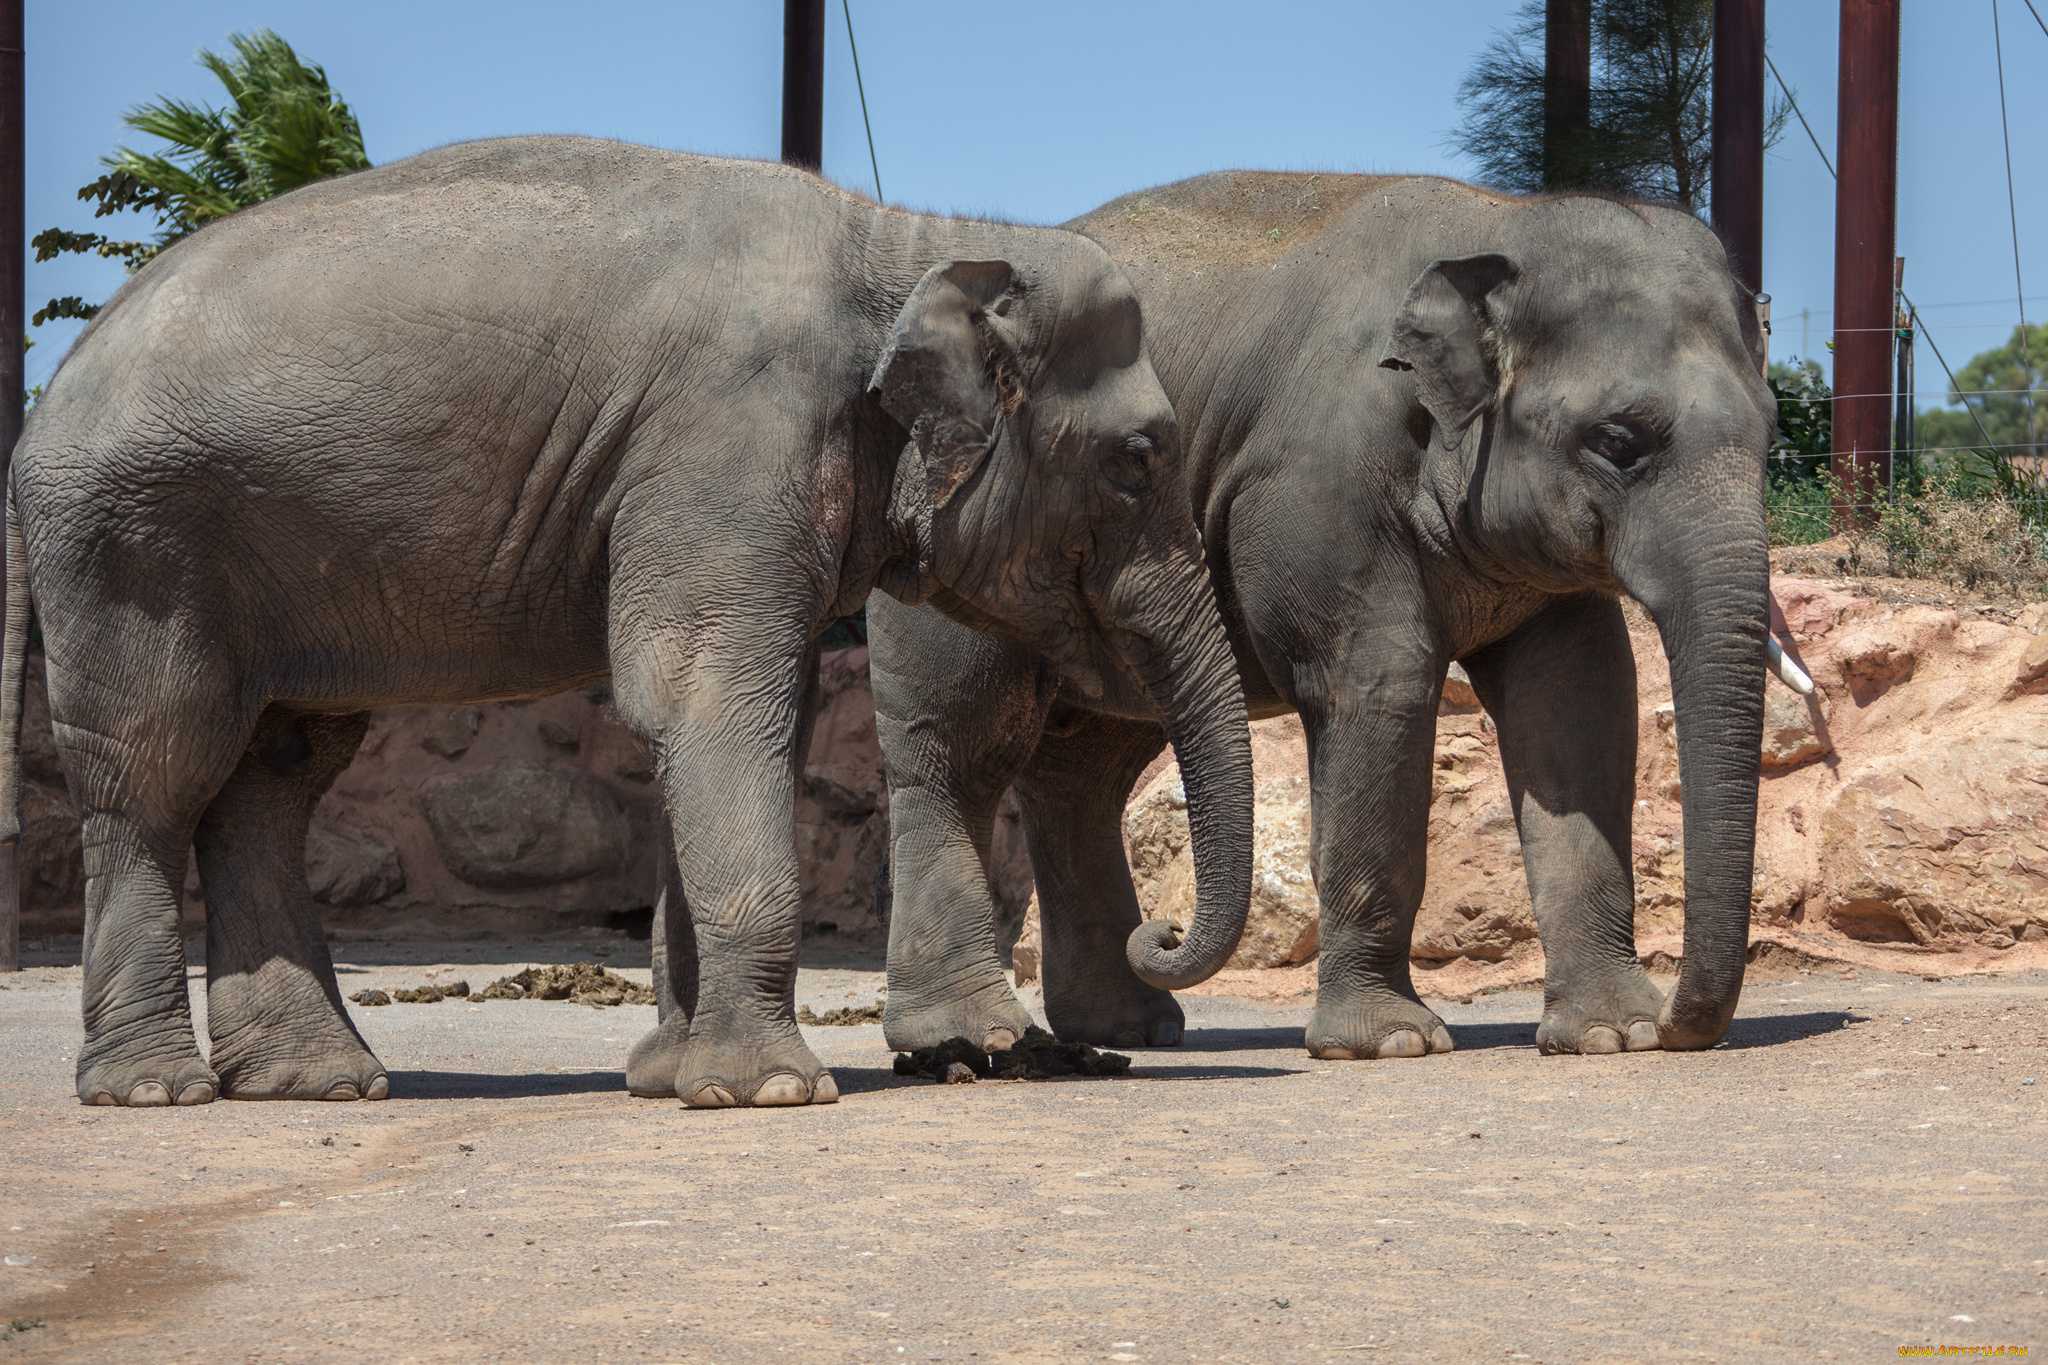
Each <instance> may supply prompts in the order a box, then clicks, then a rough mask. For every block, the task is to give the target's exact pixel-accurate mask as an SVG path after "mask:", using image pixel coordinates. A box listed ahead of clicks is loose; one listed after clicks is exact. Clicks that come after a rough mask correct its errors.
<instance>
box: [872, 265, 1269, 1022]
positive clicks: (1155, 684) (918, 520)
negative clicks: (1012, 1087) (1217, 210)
mask: <svg viewBox="0 0 2048 1365" xmlns="http://www.w3.org/2000/svg"><path fill="white" fill-rule="evenodd" d="M1062 240H1063V241H1064V243H1065V246H1064V248H1063V254H1062V255H1061V256H1060V257H1059V259H1057V260H1056V261H1055V262H1054V263H1053V264H1052V265H1051V266H1049V267H1048V266H1033V267H1024V266H1013V265H1011V264H1010V263H1007V262H1003V261H953V262H950V263H948V264H944V265H940V266H935V267H933V268H932V269H931V270H930V271H928V272H927V273H926V274H925V276H924V278H923V279H921V280H920V281H919V282H918V284H917V286H916V288H914V289H913V290H912V291H911V293H910V297H909V299H908V301H907V302H905V304H904V305H903V309H902V311H901V312H900V313H899V314H898V315H897V318H896V321H895V324H894V325H893V326H892V327H891V329H890V331H889V334H888V337H887V339H886V341H885V342H884V343H883V347H882V353H881V357H880V359H879V361H878V362H877V364H876V366H875V371H874V377H873V379H872V381H871V382H870V384H869V392H870V393H871V394H872V395H873V396H874V398H875V399H876V400H877V401H878V402H879V403H880V404H881V407H882V408H883V410H884V411H886V412H887V413H888V414H889V416H890V417H892V418H894V419H895V421H896V422H897V423H898V424H899V425H900V426H901V427H902V428H903V430H904V431H905V432H906V433H907V435H908V437H909V442H908V445H907V446H906V447H905V448H904V450H903V452H902V456H901V458H900V460H899V462H898V467H897V475H896V486H895V492H894V494H893V499H892V502H893V519H894V521H895V522H896V523H897V524H898V525H899V526H903V527H905V528H907V530H908V536H907V539H908V540H909V541H910V542H911V543H912V544H913V545H914V547H915V549H914V551H913V552H912V554H911V555H907V556H905V558H904V559H903V560H900V561H898V563H897V564H895V565H894V566H892V567H891V568H890V569H888V570H885V572H884V574H883V576H882V578H881V579H880V580H879V583H878V586H880V587H881V588H883V589H884V590H885V591H888V592H890V593H892V594H893V595H895V596H897V597H899V598H902V599H903V600H906V601H913V602H914V601H928V602H929V603H930V604H931V605H932V606H934V607H936V608H938V609H939V610H940V611H943V612H945V613H946V614H947V615H948V616H951V617H953V618H954V619H956V620H958V621H961V622H962V623H964V624H966V625H969V626H973V627H974V628H975V629H977V630H983V631H988V632H992V633H995V634H999V635H1004V636H1007V637H1009V638H1012V639H1015V640H1017V641H1019V642H1021V643H1023V644H1025V645H1028V646H1030V647H1032V648H1034V649H1036V650H1038V651H1039V652H1040V653H1042V654H1044V655H1045V656H1047V657H1048V658H1049V659H1050V660H1052V661H1053V663H1054V664H1055V665H1056V666H1057V667H1059V668H1060V670H1061V671H1062V672H1063V673H1064V674H1065V675H1066V676H1067V677H1069V678H1071V679H1072V680H1074V682H1075V683H1076V684H1077V685H1078V686H1080V687H1081V689H1082V690H1083V691H1084V692H1088V693H1090V694H1091V695H1096V694H1099V693H1100V692H1101V691H1102V687H1103V679H1102V675H1101V669H1102V667H1103V666H1108V667H1114V668H1121V669H1122V670H1124V671H1125V672H1127V673H1128V674H1129V675H1130V676H1131V677H1132V678H1133V679H1134V680H1135V681H1136V682H1137V683H1138V684H1139V686H1141V687H1142V688H1143V689H1144V691H1145V693H1146V695H1147V696H1148V697H1150V698H1151V700H1152V702H1153V704H1154V705H1156V706H1157V708H1158V710H1159V713H1160V715H1161V716H1162V717H1163V718H1164V719H1165V722H1166V726H1167V730H1168V733H1169V734H1170V735H1171V736H1172V738H1173V744H1174V749H1175V752H1176V754H1177V755H1178V757H1179V759H1180V764H1181V772H1182V775H1183V776H1184V777H1185V778H1186V780H1187V787H1188V812H1189V817H1190V824H1191V826H1192V836H1193V843H1194V849H1195V870H1196V881H1197V887H1198V893H1199V899H1198V903H1197V907H1196V912H1195V916H1194V922H1193V924H1191V925H1190V926H1189V927H1188V930H1187V933H1186V937H1185V939H1184V940H1183V941H1180V942H1178V943H1176V942H1175V939H1174V935H1173V934H1172V932H1171V931H1169V930H1168V929H1167V928H1166V926H1164V925H1158V924H1152V925H1147V926H1144V927H1142V928H1141V929H1140V930H1139V931H1138V932H1137V934H1135V935H1134V936H1133V938H1132V949H1131V957H1132V965H1133V967H1134V968H1135V969H1136V970H1138V972H1139V974H1140V975H1141V976H1143V977H1144V978H1145V979H1146V980H1148V981H1151V982H1153V983H1154V984H1155V985H1160V986H1164V987H1167V988H1173V987H1178V986H1186V985H1192V984H1194V983H1195V982H1198V981H1201V980H1203V979H1205V978H1207V977H1208V976H1211V975H1213V974H1214V973H1215V972H1216V971H1217V970H1218V969H1220V968H1221V967H1222V966H1223V964H1224V962H1225V961H1226V960H1228V958H1229V956H1230V954H1231V953H1232V952H1233V951H1234V950H1235V948H1236V947H1237V941H1238V938H1239V936H1240V935H1241V934H1242V932H1243V929H1244V918H1245V912H1246V908H1247V906H1248V904H1249V901H1250V894H1251V749H1250V738H1249V734H1248V732H1247V729H1246V724H1245V707H1244V697H1243V693H1242V690H1241V688H1240V686H1239V683H1238V678H1237V669H1236V664H1235V662H1234V660H1233V658H1232V655H1231V651H1230V645H1229V640H1228V638H1227V637H1226V635H1225V633H1224V629H1223V621H1222V617H1221V616H1220V615H1219V614H1218V612H1217V609H1216V601H1215V596H1214V594H1213V592H1212V591H1211V589H1210V586H1209V579H1208V574H1207V571H1206V570H1205V568H1204V567H1203V561H1202V546H1201V538H1200V536H1199V535H1198V533H1197V532H1196V530H1195V524H1194V517H1193V512H1192V509H1191V507H1190V504H1189V500H1188V493H1187V488H1186V484H1185V482H1184V479H1183V475H1182V471H1181V450H1180V429H1179V426H1178V424H1177V423H1176V422H1175V420H1174V415H1173V408H1172V405H1171V404H1170V403H1169V402H1168V401H1167V397H1166V393H1165V391H1164V390H1163V389H1162V388H1161V387H1160V384H1159V379H1158V376H1157V375H1156V374H1155V373H1154V372H1153V369H1152V363H1151V361H1150V360H1149V359H1148V358H1147V356H1146V354H1145V347H1144V325H1143V320H1142V317H1141V314H1140V312H1139V307H1138V299H1137V295H1136V294H1135V293H1134V292H1133V290H1132V289H1131V286H1130V283H1129V281H1128V280H1126V279H1125V277H1124V275H1123V272H1122V271H1121V270H1119V269H1118V268H1117V266H1116V265H1115V264H1114V263H1113V262H1112V261H1111V260H1110V259H1109V257H1108V256H1107V254H1105V253H1104V252H1103V251H1102V250H1101V248H1099V247H1097V246H1096V245H1095V244H1094V243H1092V242H1089V241H1087V240H1086V239H1084V238H1081V237H1070V238H1063V239H1062ZM913 558H914V563H912V562H910V561H911V560H912V559H913Z"/></svg>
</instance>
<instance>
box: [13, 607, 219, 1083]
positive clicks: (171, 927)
mask: <svg viewBox="0 0 2048 1365" xmlns="http://www.w3.org/2000/svg"><path fill="white" fill-rule="evenodd" d="M50 638H51V652H50V658H51V674H50V677H51V682H50V703H51V711H52V718H53V720H54V722H55V730H56V740H57V745H58V747H59V749H60V750H61V751H62V753H63V755H64V763H65V768H66V771H67V773H68V775H69V776H70V779H71V785H72V791H73V792H74V794H75V795H76V797H77V799H78V804H79V806H80V808H81V809H82V810H83V811H84V812H85V820H84V829H83V839H84V847H85V943H84V967H85V989H84V993H83V1001H82V1003H83V1006H84V1009H83V1013H84V1016H85V1041H84V1043H83V1044H82V1045H81V1046H80V1048H79V1051H78V1097H79V1099H81V1100H83V1101H84V1102H85V1103H87V1104H112V1105H136V1106H153V1105H166V1104H181V1105H184V1104H205V1103H207V1102H208V1101H210V1100H212V1099H214V1098H215V1097H216V1096H218V1095H219V1093H220V1079H219V1077H218V1076H217V1075H216V1074H215V1073H214V1071H213V1070H212V1068H210V1067H209V1066H208V1065H207V1063H206V1061H205V1059H204V1058H202V1057H201V1056H200V1054H199V1043H198V1040H197V1038H196V1037H195V1036H194V1034H193V1029H192V1007H191V1000H190V998H189V996H188V994H187V990H186V984H185V945H184V937H183V934H182V932H181V925H180V922H179V920H180V915H179V902H180V898H181V894H182V892H183V889H184V883H185V866H186V859H187V856H188V855H189V853H190V850H191V843H192V837H191V836H192V827H193V824H194V822H195V821H197V819H198V818H199V814H200V812H201V811H202V810H204V809H205V806H206V803H207V801H208V800H209V799H211V797H212V796H213V794H214V793H215V792H216V791H218V790H219V787H220V784H221V783H222V782H223V781H224V780H225V779H226V777H227V775H228V773H229V772H230V771H231V770H232V769H233V767H234V763H235V748H236V745H237V743H238V741H239V739H240V737H241V735H242V734H243V733H244V732H245V731H244V728H243V727H244V725H245V724H246V722H244V721H241V720H240V719H238V718H237V717H236V715H235V714H234V710H233V707H232V705H231V704H230V703H228V702H227V701H226V700H225V699H224V697H223V695H222V692H221V689H219V688H217V687H214V686H209V684H217V683H219V682H220V681H221V679H220V677H219V675H218V673H216V672H214V671H212V670H209V669H208V668H207V667H206V665H205V662H204V661H200V660H194V659H192V658H190V657H189V656H186V655H181V654H180V653H179V652H178V651H177V650H176V648H175V647H171V648H165V649H162V650H160V651H158V652H157V653H156V654H155V655H154V656H151V657H153V658H154V659H155V660H157V661H158V663H159V667H158V669H157V670H156V671H157V673H158V675H159V676H161V677H164V678H169V679H176V680H182V681H183V682H184V683H185V684H186V686H185V687H184V688H183V689H181V690H177V691H175V692H174V691H171V690H170V689H165V690H163V691H161V692H152V691H150V690H149V689H148V688H146V687H137V686H136V685H134V684H133V683H132V682H130V681H129V680H128V679H127V677H126V676H125V674H123V673H122V672H119V671H117V670H119V669H122V668H124V667H126V666H127V664H128V659H129V656H118V657H113V658H112V660H111V667H110V666H109V664H108V661H107V660H105V659H93V656H92V654H91V652H90V651H89V650H85V649H79V648H74V647H72V646H73V642H71V641H69V640H67V639H65V637H64V635H63V634H62V633H61V631H58V630H54V629H53V630H52V632H51V636H50ZM141 653H142V651H138V654H141ZM81 655H83V656H84V657H87V658H89V659H93V661H94V662H95V663H98V664H100V665H101V666H102V667H103V668H107V670H108V671H107V672H106V673H94V672H90V671H88V670H85V669H80V668H77V667H75V666H70V662H69V661H70V660H71V659H72V658H75V657H79V656H81Z"/></svg>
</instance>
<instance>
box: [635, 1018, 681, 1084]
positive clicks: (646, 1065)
mask: <svg viewBox="0 0 2048 1365" xmlns="http://www.w3.org/2000/svg"><path fill="white" fill-rule="evenodd" d="M689 1041H690V1021H689V1018H688V1017H687V1016H685V1015H684V1014H683V1012H682V1011H681V1010H674V1011H671V1012H670V1014H669V1016H668V1018H666V1019H664V1020H662V1021H661V1022H660V1023H659V1024H657V1025H655V1027H654V1031H653V1032H651V1033H649V1034H647V1035H646V1036H645V1037H644V1038H642V1039H640V1041H639V1042H637V1043H635V1044H633V1047H632V1050H631V1051H629V1052H627V1053H626V1090H627V1092H628V1093H630V1094H634V1095H638V1096H639V1097H640V1098H641V1099H644V1100H672V1099H674V1098H675V1097H676V1071H677V1069H678V1068H679V1067H681V1066H682V1064H683V1045H684V1044H685V1043H687V1042H689Z"/></svg>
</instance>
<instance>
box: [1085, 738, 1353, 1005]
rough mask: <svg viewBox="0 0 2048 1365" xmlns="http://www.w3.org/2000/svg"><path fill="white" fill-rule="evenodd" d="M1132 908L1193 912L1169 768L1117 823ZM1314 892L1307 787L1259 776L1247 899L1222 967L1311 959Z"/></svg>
mask: <svg viewBox="0 0 2048 1365" xmlns="http://www.w3.org/2000/svg"><path fill="white" fill-rule="evenodd" d="M1124 832H1125V836H1126V839H1127V841H1128V845H1129V848H1130V855H1131V873H1132V881H1133V883H1134V884H1135V886H1136V888H1137V892H1138V910H1139V912H1140V913H1141V914H1143V915H1144V916H1145V918H1146V919H1164V920H1172V921H1174V922H1176V923H1179V924H1188V923H1190V922H1191V921H1192V919H1193V917H1194V913H1195V868H1194V856H1193V853H1192V851H1191V850H1190V848H1189V831H1188V797H1187V790H1186V788H1184V787H1183V786H1182V785H1181V781H1180V769H1179V768H1178V767H1177V766H1172V765H1169V766H1168V767H1167V768H1166V769H1165V770H1164V771H1162V772H1161V773H1160V774H1159V776H1158V777H1156V778H1154V779H1153V780H1152V782H1151V783H1150V784H1149V785H1148V786H1147V787H1146V788H1145V789H1144V790H1143V791H1142V792H1140V794H1139V795H1138V797H1137V799H1136V800H1135V801H1133V802H1132V803H1131V805H1130V807H1129V809H1128V811H1127V812H1126V814H1125V817H1124ZM1316 946H1317V922H1316V888H1315V881H1314V879H1313V878H1312V877H1311V876H1310V874H1309V814H1308V781H1307V779H1306V778H1304V777H1302V776H1299V775H1289V776H1281V777H1266V778H1264V779H1262V780H1259V781H1257V782H1255V783H1254V785H1253V789H1252V901H1251V913H1250V914H1249V915H1248V916H1247V917H1246V919H1245V927H1244V937H1243V938H1242V939H1240V940H1238V945H1237V951H1236V952H1235V953H1232V954H1231V956H1230V962H1229V964H1228V965H1229V966H1231V967H1233V968H1246V967H1286V966H1291V965H1293V964H1295V963H1297V962H1306V961H1308V960H1309V959H1310V958H1312V957H1314V956H1315V955H1316Z"/></svg>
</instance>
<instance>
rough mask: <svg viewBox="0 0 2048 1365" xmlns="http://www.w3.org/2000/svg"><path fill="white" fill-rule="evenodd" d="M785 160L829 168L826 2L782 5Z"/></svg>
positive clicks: (786, 0)
mask: <svg viewBox="0 0 2048 1365" xmlns="http://www.w3.org/2000/svg"><path fill="white" fill-rule="evenodd" d="M782 160H783V164H785V165H789V166H801V167H803V168H804V169H805V170H807V171H815V170H817V169H819V168H820V167H822V166H823V165H824V164H825V0H782Z"/></svg>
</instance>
